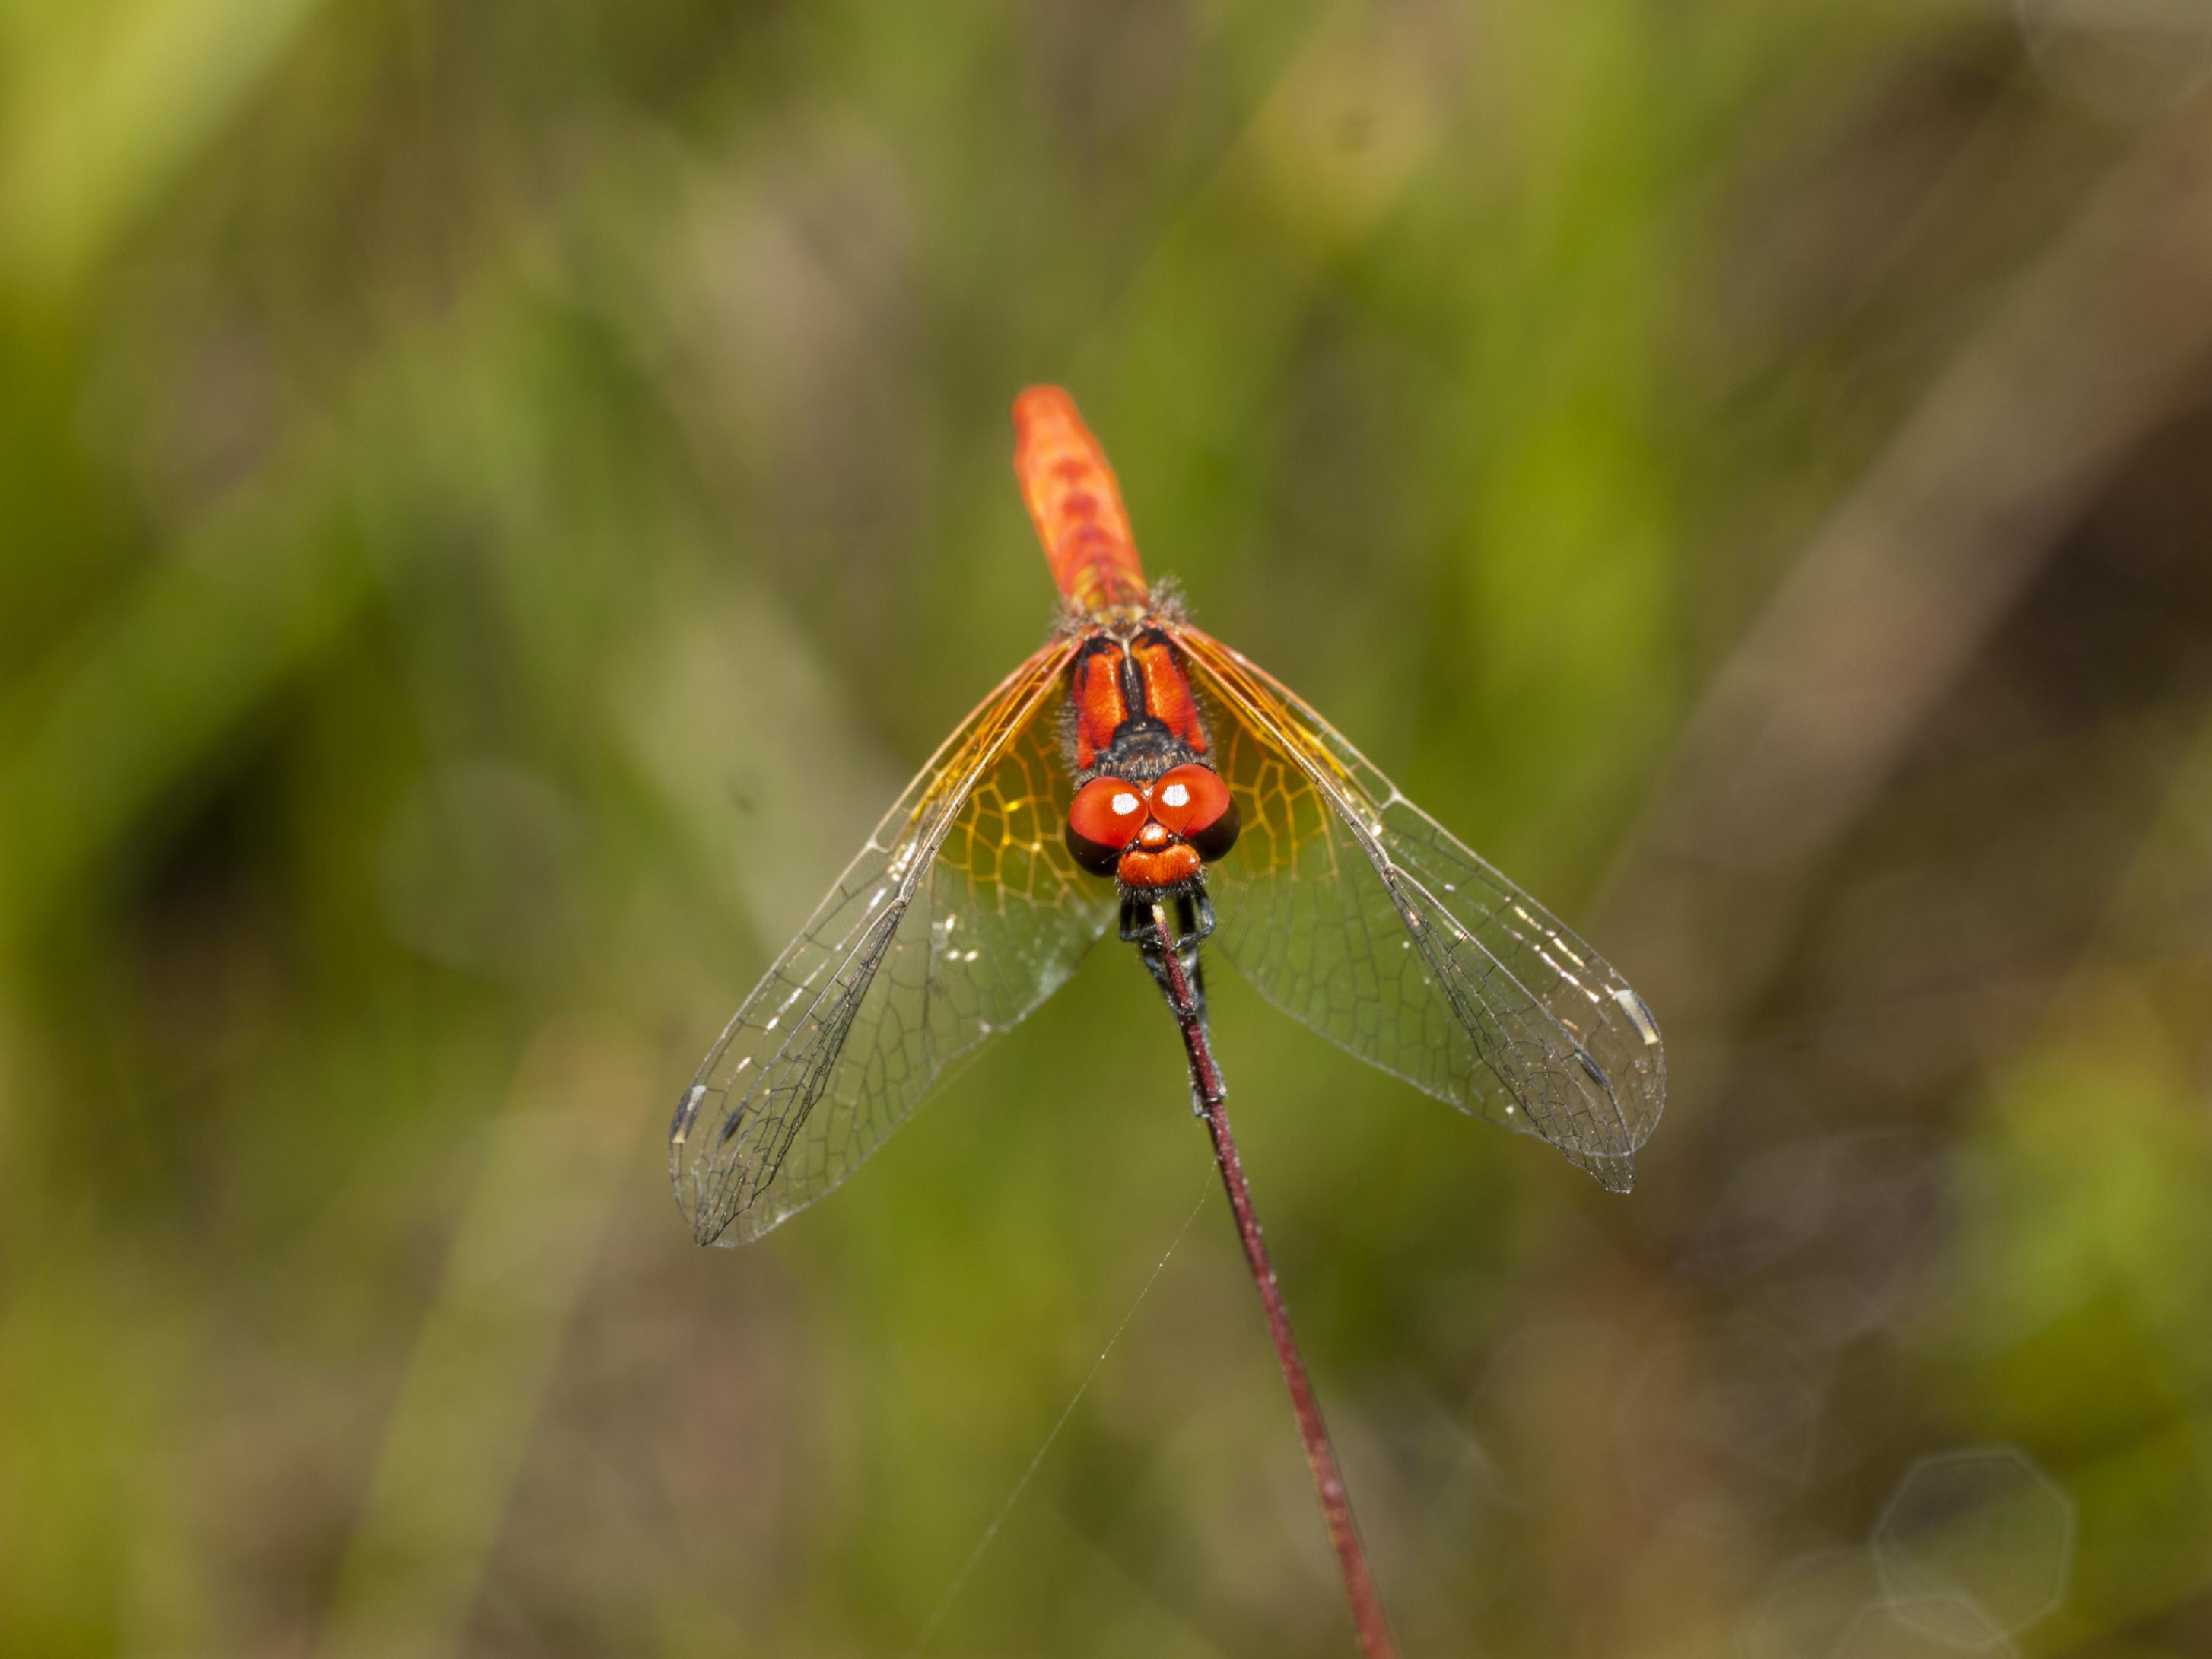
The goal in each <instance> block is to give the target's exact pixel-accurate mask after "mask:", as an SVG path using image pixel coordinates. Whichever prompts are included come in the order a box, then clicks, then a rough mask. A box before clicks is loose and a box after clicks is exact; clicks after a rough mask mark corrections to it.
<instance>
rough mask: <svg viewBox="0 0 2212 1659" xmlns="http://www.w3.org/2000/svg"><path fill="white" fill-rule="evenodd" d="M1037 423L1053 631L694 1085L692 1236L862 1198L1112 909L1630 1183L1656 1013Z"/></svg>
mask: <svg viewBox="0 0 2212 1659" xmlns="http://www.w3.org/2000/svg"><path fill="white" fill-rule="evenodd" d="M1014 428H1015V432H1016V444H1015V451H1014V466H1015V471H1017V473H1018V475H1019V477H1020V480H1021V488H1022V494H1023V496H1024V499H1025V500H1026V501H1028V503H1029V509H1030V516H1031V517H1032V518H1033V519H1034V520H1036V528H1037V534H1038V537H1039V538H1040V539H1041V540H1042V542H1043V544H1044V550H1045V556H1046V559H1047V561H1048V562H1049V563H1050V565H1051V567H1052V573H1053V578H1054V580H1055V581H1056V582H1057V583H1058V584H1059V586H1060V594H1061V597H1062V599H1063V600H1064V605H1063V609H1062V611H1061V615H1060V622H1059V624H1058V626H1057V627H1056V628H1055V629H1054V631H1053V636H1052V639H1051V641H1049V642H1048V644H1046V645H1045V646H1044V647H1042V648H1041V649H1040V650H1038V651H1037V652H1036V654H1035V655H1033V656H1032V657H1030V659H1029V660H1028V661H1026V662H1024V663H1023V664H1022V665H1021V666H1020V667H1018V668H1017V669H1015V670H1014V671H1013V672H1012V673H1011V674H1009V675H1008V676H1007V677H1006V678H1005V679H1004V680H1003V681H1001V682H1000V684H999V686H998V687H997V689H996V690H994V691H993V692H992V693H991V694H990V696H987V697H986V698H984V699H983V702H982V703H981V706H979V707H978V708H976V709H975V712H974V713H973V714H969V716H968V718H967V719H966V720H963V722H962V723H961V725H960V726H959V728H958V729H957V730H956V731H955V732H953V733H952V735H951V737H949V738H946V739H945V743H944V744H943V745H942V746H941V747H940V748H939V750H938V751H937V753H936V754H935V755H934V756H933V757H931V758H930V761H929V763H928V764H927V766H925V767H923V768H922V769H921V775H919V776H918V777H916V778H915V780H914V781H913V782H912V783H910V784H909V785H908V787H907V790H906V793H904V794H903V795H902V796H901V797H900V798H899V799H898V800H897V802H896V804H895V805H893V806H892V807H891V810H890V812H889V813H887V814H886V815H885V816H884V820H883V822H882V823H879V824H878V826H877V827H876V831H875V833H874V834H873V835H872V836H870V837H869V838H868V842H867V844H866V846H865V847H863V848H861V849H860V856H859V857H857V858H855V859H854V860H853V862H852V865H851V866H850V867H849V868H848V869H847V871H846V872H845V873H844V875H843V877H842V878H840V879H839V881H838V883H837V884H836V887H835V888H833V889H832V890H830V892H829V896H828V897H826V898H825V899H823V901H822V902H821V904H820V905H819V906H818V907H817V908H816V910H815V912H814V915H813V916H812V918H811V920H809V921H808V922H807V924H806V926H805V928H804V929H803V930H802V931H801V932H800V933H799V937H798V938H797V939H793V941H792V943H791V945H790V946H789V947H788V948H787V949H786V950H785V951H784V952H783V954H782V955H781V957H777V958H776V961H775V965H774V966H773V967H771V968H770V969H769V970H768V974H767V976H766V977H765V978H763V980H762V981H761V982H760V984H759V985H758V986H757V987H755V988H754V990H753V994H751V995H750V997H748V998H746V999H745V1001H744V1006H742V1007H740V1008H739V1009H738V1012H737V1013H736V1015H735V1017H734V1018H732V1020H731V1021H730V1024H729V1026H728V1028H727V1029H726V1030H724V1032H723V1033H722V1036H721V1040H720V1042H717V1043H716V1044H715V1045H714V1051H713V1052H712V1053H711V1054H708V1056H707V1060H706V1063H705V1064H704V1065H702V1066H701V1067H700V1068H699V1074H698V1076H697V1078H696V1079H695V1080H694V1081H693V1083H692V1085H691V1087H690V1089H689V1090H687V1091H685V1093H684V1098H683V1100H682V1101H681V1102H680V1103H678V1107H677V1110H676V1121H675V1124H674V1127H673V1128H672V1129H671V1133H670V1158H669V1164H670V1171H671V1176H672V1177H673V1179H674V1181H675V1184H676V1194H677V1199H678V1202H679V1203H680V1204H681V1205H682V1206H683V1209H684V1214H685V1216H686V1217H687V1218H689V1219H690V1223H691V1226H692V1231H694V1233H695V1234H696V1236H697V1237H698V1239H699V1241H700V1242H701V1243H724V1244H736V1243H744V1242H746V1241H749V1240H751V1239H755V1238H758V1237H760V1236H761V1235H762V1234H763V1233H765V1232H767V1231H769V1229H770V1228H771V1227H774V1226H775V1225H776V1224H777V1223H778V1222H780V1221H781V1220H782V1219H783V1218H785V1217H787V1216H788V1215H791V1214H793V1212H796V1211H799V1210H800V1209H803V1208H805V1206H807V1205H809V1204H811V1203H812V1202H813V1201H814V1200H816V1199H817V1198H820V1197H821V1196H822V1195H823V1194H824V1193H827V1192H828V1191H829V1190H830V1188H833V1187H836V1185H838V1184H839V1183H840V1182H842V1181H843V1180H844V1179H845V1178H846V1177H847V1176H849V1175H851V1174H852V1173H853V1171H854V1170H855V1169H857V1168H858V1167H859V1166H860V1162H861V1160H862V1159H864V1158H866V1157H867V1156H868V1154H869V1153H870V1152H873V1151H874V1150H875V1149H876V1147H877V1146H878V1145H880V1144H881V1143H882V1141H883V1139H884V1136H886V1135H887V1134H889V1133H890V1132H891V1130H892V1129H893V1128H894V1127H896V1126H897V1124H898V1123H899V1121H901V1120H902V1118H904V1117H905V1116H906V1115H907V1113H908V1111H909V1110H910V1109H912V1108H913V1106H914V1104H915V1102H916V1101H918V1100H919V1099H920V1098H921V1096H922V1095H923V1093H924V1092H925V1091H927V1089H928V1088H929V1087H930V1085H932V1084H933V1083H934V1082H935V1081H936V1080H937V1079H939V1077H941V1076H943V1075H944V1074H945V1071H946V1070H947V1068H948V1067H950V1066H951V1065H952V1064H953V1062H955V1061H956V1060H961V1059H963V1057H965V1056H966V1055H968V1054H969V1053H970V1052H971V1051H973V1050H974V1049H975V1047H976V1046H977V1045H978V1044H979V1043H981V1042H982V1041H983V1040H984V1039H985V1038H987V1037H988V1036H992V1035H993V1034H994V1033H995V1032H999V1031H1003V1030H1006V1027H1008V1026H1010V1025H1012V1024H1014V1022H1015V1021H1017V1020H1018V1019H1020V1018H1022V1017H1023V1016H1024V1015H1025V1014H1027V1013H1028V1012H1030V1010H1031V1009H1033V1008H1035V1007H1036V1006H1037V1005H1038V1004H1039V1003H1041V1002H1042V1001H1043V1000H1045V998H1046V997H1048V996H1049V995H1050V994H1052V993H1053V992H1054V990H1055V989H1057V988H1058V987H1059V986H1060V983H1061V981H1064V980H1066V978H1067V976H1068V975H1070V974H1071V973H1073V971H1074V970H1075V966H1076V964H1077V963H1078V962H1079V961H1080V960H1081V959H1082V957H1083V955H1084V953H1085V951H1089V950H1090V949H1091V945H1094V944H1095V943H1097V940H1098V939H1099V938H1100V936H1101V935H1102V934H1103V933H1104V932H1105V930H1106V928H1107V927H1108V926H1109V924H1110V923H1112V922H1113V921H1115V918H1116V916H1117V914H1118V915H1119V917H1120V921H1121V936H1122V937H1123V938H1124V939H1129V940H1131V941H1132V942H1135V943H1138V944H1139V945H1143V944H1144V943H1145V942H1146V939H1150V938H1152V937H1154V935H1153V934H1152V931H1151V921H1150V920H1149V919H1151V918H1153V917H1155V916H1161V915H1167V914H1172V915H1173V917H1174V922H1173V927H1174V928H1175V930H1176V948H1177V952H1178V955H1179V956H1182V955H1183V954H1184V953H1185V952H1186V951H1188V957H1187V960H1188V962H1189V963H1191V964H1192V965H1194V964H1195V960H1196V949H1195V947H1196V945H1197V942H1198V941H1199V940H1200V939H1206V940H1208V941H1210V943H1211V944H1212V946H1213V948H1214V949H1216V950H1218V951H1219V952H1220V953H1221V954H1222V955H1223V956H1225V957H1227V958H1228V959H1229V960H1230V962H1231V963H1233V964H1235V965H1236V966H1237V968H1238V969H1241V970H1242V971H1243V974H1244V975H1246V977H1248V978H1249V979H1250V980H1251V981H1252V982H1253V983H1254V984H1255V986H1257V987H1259V989H1260V991H1261V994H1264V995H1265V996H1266V997H1267V1000H1269V1001H1271V1002H1273V1003H1274V1004H1275V1006H1278V1007H1279V1008H1281V1009H1282V1010H1283V1011H1284V1012H1286V1013H1289V1014H1291V1015H1293V1016H1295V1017H1296V1018H1298V1019H1301V1020H1303V1021H1304V1022H1305V1023H1306V1024H1308V1025H1310V1026H1312V1027H1313V1028H1314V1030H1317V1031H1319V1032H1320V1033H1321V1034H1322V1036H1326V1037H1328V1038H1329V1039H1330V1040H1331V1041H1332V1042H1337V1043H1339V1044H1340V1045H1341V1046H1343V1047H1344V1048H1347V1049H1349V1050H1351V1052H1352V1053H1353V1054H1357V1055H1358V1057H1359V1058H1360V1059H1362V1060H1366V1061H1368V1062H1369V1063H1370V1064H1371V1065H1374V1066H1380V1067H1381V1068H1382V1069H1383V1070H1384V1071H1387V1072H1391V1073H1396V1074H1397V1075H1398V1076H1400V1077H1402V1078H1404V1079H1407V1081H1408V1082H1410V1083H1413V1084H1414V1085H1417V1086H1418V1087H1419V1088H1422V1089H1425V1090H1426V1091H1428V1092H1429V1093H1431V1094H1432V1095H1435V1096H1437V1097H1439V1098H1440V1099H1443V1100H1445V1101H1449V1103H1451V1104H1453V1105H1454V1106H1456V1107H1458V1108H1460V1109H1462V1111H1467V1112H1471V1113H1476V1114H1479V1115H1482V1116H1484V1117H1486V1118H1489V1119H1490V1120H1492V1121H1494V1122H1498V1123H1502V1124H1504V1125H1505V1126H1506V1127H1510V1128H1515V1129H1520V1130H1524V1131H1526V1132H1528V1133H1533V1134H1537V1135H1541V1136H1542V1137H1543V1138H1544V1139H1547V1140H1548V1141H1550V1142H1551V1143H1552V1144H1553V1146H1557V1147H1558V1148H1559V1150H1560V1151H1561V1152H1564V1153H1565V1154H1566V1156H1567V1157H1568V1158H1569V1159H1571V1161H1572V1162H1574V1163H1575V1164H1577V1165H1579V1166H1580V1167H1581V1168H1583V1170H1587V1171H1589V1173H1590V1174H1591V1175H1593V1176H1595V1177H1596V1178H1597V1179H1598V1181H1599V1182H1601V1183H1602V1184H1604V1185H1605V1186H1606V1187H1607V1188H1611V1189H1612V1190H1613V1191H1615V1192H1626V1191H1627V1190H1628V1188H1629V1186H1630V1184H1631V1182H1632V1179H1633V1176H1634V1169H1633V1164H1632V1154H1633V1153H1634V1152H1635V1151H1636V1149H1637V1148H1638V1147H1639V1146H1642V1145H1643V1144H1644V1139H1646V1138H1647V1137H1648V1136H1649V1135H1650V1133H1651V1130H1652V1128H1653V1127H1654V1126H1655V1125H1656V1123H1657V1122H1658V1120H1659V1114H1660V1111H1661V1109H1662V1105H1663V1104H1664V1099H1665V1093H1666V1060H1665V1052H1664V1050H1663V1048H1662V1046H1661V1044H1660V1041H1659V1027H1658V1024H1657V1023H1656V1021H1655V1020H1654V1019H1653V1018H1652V1017H1651V1012H1650V1009H1649V1008H1647V1007H1646V1006H1644V1000H1643V999H1642V998H1640V997H1639V996H1638V995H1637V994H1636V993H1635V992H1634V991H1632V990H1631V989H1630V988H1629V987H1628V984H1627V982H1626V981H1624V980H1623V979H1622V978H1621V977H1620V975H1619V974H1617V973H1615V972H1614V971H1613V969H1612V968H1610V967H1609V966H1607V964H1606V963H1605V962H1604V960H1603V959H1602V958H1601V957H1599V956H1598V955H1597V953H1596V952H1595V951H1592V950H1591V949H1590V948H1589V945H1585V944H1583V941H1582V940H1581V939H1578V938H1577V937H1576V936H1575V935H1574V934H1573V933H1571V932H1570V931H1568V929H1567V928H1566V927H1565V926H1564V925H1563V924H1562V923H1561V922H1559V921H1558V920H1557V919H1556V918H1555V917H1553V915H1551V913H1550V912H1549V911H1547V910H1546V909H1545V908H1543V907H1542V906H1541V905H1539V904H1538V903H1537V902H1535V901H1534V899H1532V898H1530V897H1529V896H1528V895H1527V894H1525V893H1523V892H1522V890H1520V889H1519V888H1517V887H1516V886H1515V885H1514V884H1512V883H1511V882H1510V881H1508V880H1507V879H1506V878H1504V876H1502V875H1500V874H1499V873H1498V872H1497V871H1496V870H1494V869H1492V867H1491V866H1489V865H1488V864H1486V862H1484V861H1483V860H1482V859H1480V857H1478V856H1477V855H1476V854H1474V853H1473V852H1471V851H1469V850H1468V848H1466V847H1465V846H1463V845H1462V843H1461V842H1458V841H1457V840H1455V838H1454V837H1453V836H1451V835H1450V834H1449V832H1448V831H1446V830H1445V829H1443V827H1442V826H1441V825H1440V824H1438V823H1437V822H1436V820H1435V819H1433V818H1431V817H1429V815H1428V814H1427V813H1425V812H1424V811H1421V809H1420V808H1419V807H1418V806H1416V805H1413V802H1411V801H1410V800H1408V799H1406V797H1405V796H1404V795H1402V794H1401V793H1399V792H1398V789H1397V787H1395V785H1394V784H1392V783H1391V781H1389V779H1388V778H1386V777H1384V776H1383V774H1382V773H1381V772H1379V771H1377V770H1376V768H1375V767H1374V766H1373V765H1372V764H1371V763H1369V762H1368V760H1367V759H1366V758H1365V757H1364V756H1362V755H1361V754H1360V752H1359V751H1358V750H1357V749H1354V748H1353V747H1352V744H1350V743H1348V742H1346V740H1345V739H1344V738H1342V737H1340V735H1338V733H1337V732H1336V731H1335V729H1334V727H1332V726H1330V725H1329V724H1328V722H1327V721H1326V720H1322V717H1321V716H1320V715H1319V714H1316V713H1315V712H1314V710H1313V709H1312V708H1310V706H1309V705H1308V704H1306V703H1305V702H1304V701H1303V700H1301V699H1300V698H1299V697H1298V696H1297V695H1296V694H1295V693H1293V692H1292V691H1291V690H1290V689H1289V688H1288V687H1287V686H1285V685H1284V684H1283V683H1282V682H1281V681H1279V680H1278V679H1276V678H1274V677H1273V675H1271V674H1269V673H1267V671H1265V670H1264V669H1261V668H1260V667H1259V666H1258V665H1255V664H1254V663H1253V662H1252V661H1251V660H1250V659H1248V658H1246V657H1245V656H1243V654H1242V653H1239V652H1237V651H1233V650H1231V649H1230V648H1229V647H1227V646H1225V645H1223V644H1222V643H1221V642H1220V641H1218V640H1216V639H1214V638H1212V636H1211V635H1207V634H1205V633H1202V632H1200V630H1199V629H1197V628H1195V627H1194V626H1192V624H1191V623H1190V620H1189V618H1188V617H1187V616H1185V615H1184V613H1183V609H1182V605H1181V604H1180V603H1178V602H1177V601H1176V599H1174V598H1172V597H1170V596H1168V595H1165V594H1159V593H1155V592H1153V591H1152V589H1151V588H1150V587H1149V586H1147V585H1146V580H1145V576H1144V571H1143V568H1142V567H1141V566H1140V565H1139V562H1138V558H1137V550H1136V544H1135V543H1134V541H1133V539H1132V538H1131V535H1130V532H1129V526H1128V519H1127V514H1126V513H1125V512H1124V510H1123V508H1122V505H1121V489H1120V486H1119V485H1118V484H1117V483H1116V482H1115V477H1114V473H1113V471H1112V469H1111V468H1109V466H1108V465H1107V463H1106V457H1105V454H1104V452H1103V450H1102V449H1101V448H1100V447H1099V445H1098V442H1097V440H1096V439H1095V438H1093V437H1092V436H1091V433H1090V431H1089V429H1088V428H1086V427H1085V425H1084V424H1083V420H1082V417H1081V416H1079V414H1078V413H1077V412H1076V408H1075V404H1074V402H1073V399H1072V398H1069V397H1068V395H1067V394H1066V392H1062V391H1060V389H1059V388H1058V387H1056V386H1035V387H1032V388H1030V390H1029V391H1027V392H1024V393H1023V394H1022V395H1021V397H1020V398H1018V399H1017V400H1016V402H1015V404H1014ZM1156 907H1157V908H1156ZM1155 971H1156V972H1157V971H1158V969H1157V967H1156V968H1155Z"/></svg>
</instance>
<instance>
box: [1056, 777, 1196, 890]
mask: <svg viewBox="0 0 2212 1659" xmlns="http://www.w3.org/2000/svg"><path fill="white" fill-rule="evenodd" d="M1237 828H1238V823H1237V803H1236V801H1235V800H1234V799H1232V798H1231V795H1230V793H1229V786H1228V785H1227V784H1225V783H1224V782H1223V781H1221V778H1220V775H1218V773H1216V772H1215V771H1214V770H1213V769H1212V767H1210V766H1207V765H1206V764H1204V763H1201V762H1197V761H1189V762H1186V763H1183V764H1182V765H1181V766H1176V767H1171V768H1170V769H1168V770H1167V771H1165V772H1164V773H1162V774H1161V775H1159V776H1158V777H1157V778H1155V779H1153V780H1152V781H1151V782H1149V783H1139V782H1135V781H1132V780H1129V779H1127V778H1115V777H1097V778H1093V779H1091V781H1090V782H1088V783H1086V784H1085V785H1084V786H1083V787H1082V788H1081V789H1079V790H1078V791H1077V792H1076V795H1075V800H1074V803H1073V805H1071V806H1070V807H1069V808H1068V812H1067V850H1068V852H1069V854H1071V855H1072V856H1073V858H1074V860H1075V861H1076V862H1077V863H1078V864H1079V865H1081V866H1083V867H1084V868H1085V869H1086V870H1088V871H1090V872H1091V873H1092V874H1093V875H1099V876H1115V877H1118V878H1120V880H1121V884H1122V885H1123V886H1125V887H1129V888H1134V889H1139V890H1146V891H1157V890H1171V889H1178V888H1185V887H1188V885H1189V884H1191V883H1192V882H1194V881H1195V880H1196V879H1197V878H1198V874H1199V871H1200V867H1201V866H1203V865H1205V864H1210V863H1212V861H1213V860H1216V859H1218V858H1219V857H1221V856H1222V855H1223V854H1225V853H1226V852H1228V851H1229V849H1230V848H1231V847H1234V846H1235V845H1236V844H1237Z"/></svg>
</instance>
